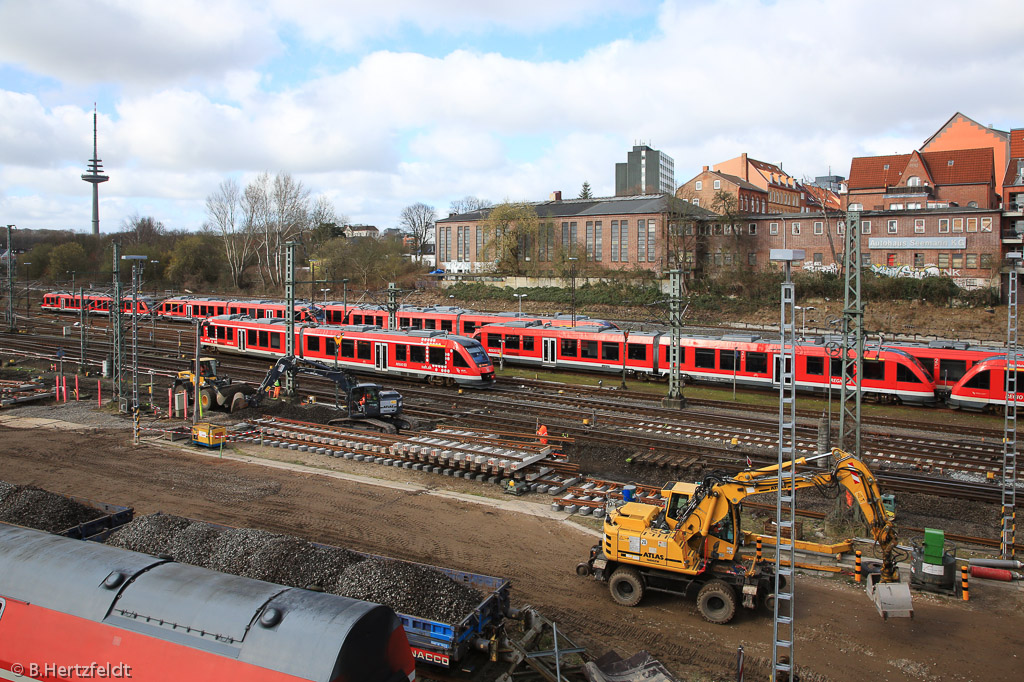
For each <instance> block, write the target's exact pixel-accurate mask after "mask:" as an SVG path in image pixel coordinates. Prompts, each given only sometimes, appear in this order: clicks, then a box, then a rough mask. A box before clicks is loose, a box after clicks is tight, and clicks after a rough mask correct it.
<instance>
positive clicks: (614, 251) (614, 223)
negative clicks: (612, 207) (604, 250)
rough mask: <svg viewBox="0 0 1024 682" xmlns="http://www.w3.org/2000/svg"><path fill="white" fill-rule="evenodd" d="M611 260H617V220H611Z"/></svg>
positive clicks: (614, 261) (615, 261) (616, 261)
mask: <svg viewBox="0 0 1024 682" xmlns="http://www.w3.org/2000/svg"><path fill="white" fill-rule="evenodd" d="M612 262H613V263H618V262H619V221H618V220H613V221H612Z"/></svg>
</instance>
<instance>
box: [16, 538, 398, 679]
mask: <svg viewBox="0 0 1024 682" xmlns="http://www.w3.org/2000/svg"><path fill="white" fill-rule="evenodd" d="M83 677H90V678H95V677H103V678H123V679H135V680H146V682H177V681H178V680H195V681H197V682H199V681H203V682H214V681H215V680H248V681H250V682H298V681H300V680H308V681H310V682H350V681H352V680H365V681H366V682H404V681H406V680H415V678H416V671H415V662H414V660H413V658H412V652H411V651H410V649H409V641H408V639H407V638H406V636H405V631H404V630H403V628H402V625H401V623H400V622H399V619H398V617H397V616H396V615H395V612H394V611H392V610H391V609H390V608H388V607H385V606H380V605H377V604H371V603H368V602H363V601H358V600H355V599H348V598H346V597H339V596H336V595H332V594H326V593H323V592H314V591H310V590H301V589H296V588H288V587H283V586H281V585H274V584H271V583H266V582H263V581H260V580H252V579H250V578H240V577H237V576H233V575H227V574H224V573H217V572H215V571H211V570H208V569H205V568H199V567H196V566H189V565H186V564H179V563H176V562H174V561H170V560H167V559H159V558H155V557H152V556H148V555H146V554H140V553H138V552H129V551H126V550H123V549H117V548H115V547H108V546H106V545H101V544H97V543H92V542H84V541H82V540H72V539H70V538H64V537H60V536H57V535H51V534H50V533H44V532H42V531H37V530H32V529H29V528H23V527H21V526H13V525H9V524H0V678H2V679H10V680H21V679H23V680H68V681H70V680H78V679H82V678H83Z"/></svg>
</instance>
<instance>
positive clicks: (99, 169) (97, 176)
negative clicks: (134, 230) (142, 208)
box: [82, 103, 110, 235]
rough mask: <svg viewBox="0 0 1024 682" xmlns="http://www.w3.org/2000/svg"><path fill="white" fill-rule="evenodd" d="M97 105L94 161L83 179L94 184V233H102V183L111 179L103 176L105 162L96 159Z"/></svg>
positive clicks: (94, 113)
mask: <svg viewBox="0 0 1024 682" xmlns="http://www.w3.org/2000/svg"><path fill="white" fill-rule="evenodd" d="M96 157H97V154H96V104H95V103H94V104H93V105H92V159H90V160H89V167H88V171H89V172H88V173H85V174H84V175H82V179H83V180H85V181H86V182H91V183H92V233H93V235H98V234H99V233H100V183H101V182H106V181H107V180H109V179H110V176H109V175H103V162H102V161H101V160H100V159H98V158H96Z"/></svg>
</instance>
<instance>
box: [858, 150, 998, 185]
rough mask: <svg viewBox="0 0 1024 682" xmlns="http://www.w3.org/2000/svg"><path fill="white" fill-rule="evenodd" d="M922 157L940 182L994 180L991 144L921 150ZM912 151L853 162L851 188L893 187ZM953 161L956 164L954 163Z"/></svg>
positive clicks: (938, 182)
mask: <svg viewBox="0 0 1024 682" xmlns="http://www.w3.org/2000/svg"><path fill="white" fill-rule="evenodd" d="M920 155H921V160H922V161H923V162H924V164H925V166H926V167H927V169H928V172H929V174H930V175H931V176H932V180H933V181H934V182H935V184H936V185H965V184H974V183H985V182H992V181H993V180H994V175H995V172H994V171H995V155H994V153H993V151H992V148H991V147H986V148H984V149H954V150H950V151H943V152H921V153H920ZM912 156H913V155H912V154H893V155H891V156H861V157H856V158H854V159H853V161H852V162H851V164H850V179H849V181H848V182H847V186H848V187H849V189H851V190H856V189H875V188H884V187H891V186H893V185H896V184H899V182H900V179H901V178H902V176H903V171H904V170H906V167H907V163H908V162H909V161H910V159H911V157H912ZM950 161H952V162H953V163H952V164H950Z"/></svg>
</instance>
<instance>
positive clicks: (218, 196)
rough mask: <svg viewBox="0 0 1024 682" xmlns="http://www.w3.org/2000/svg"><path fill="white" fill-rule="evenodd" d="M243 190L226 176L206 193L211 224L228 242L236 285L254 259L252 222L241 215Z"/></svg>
mask: <svg viewBox="0 0 1024 682" xmlns="http://www.w3.org/2000/svg"><path fill="white" fill-rule="evenodd" d="M241 208H242V193H241V190H239V188H238V183H237V182H235V181H234V180H232V179H228V180H225V181H224V182H222V183H221V184H220V186H219V187H218V188H217V191H215V192H214V193H213V194H211V195H210V196H208V197H206V215H207V219H208V223H207V225H208V226H209V227H210V228H211V229H213V230H216V231H217V232H220V235H221V238H222V241H223V243H224V255H225V258H226V260H227V264H228V272H229V273H230V275H231V283H232V285H234V286H235V287H239V286H241V284H242V273H243V272H244V271H245V266H246V265H248V264H249V261H250V260H251V259H252V256H253V250H254V248H255V239H254V234H253V232H252V230H251V229H250V225H249V224H248V223H247V222H246V221H244V220H239V218H241V217H242V216H241Z"/></svg>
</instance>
